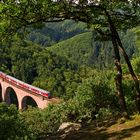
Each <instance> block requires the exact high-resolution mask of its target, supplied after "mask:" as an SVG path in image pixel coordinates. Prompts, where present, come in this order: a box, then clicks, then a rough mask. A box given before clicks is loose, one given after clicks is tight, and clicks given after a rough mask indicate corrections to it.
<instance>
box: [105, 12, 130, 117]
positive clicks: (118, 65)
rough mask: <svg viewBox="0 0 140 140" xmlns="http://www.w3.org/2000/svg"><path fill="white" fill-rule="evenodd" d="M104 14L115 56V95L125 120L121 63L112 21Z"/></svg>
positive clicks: (126, 115) (125, 108)
mask: <svg viewBox="0 0 140 140" xmlns="http://www.w3.org/2000/svg"><path fill="white" fill-rule="evenodd" d="M105 12H106V15H107V17H108V21H109V26H110V31H111V34H112V36H111V40H112V44H113V48H114V54H115V66H116V69H117V75H116V77H115V83H116V89H117V95H118V98H119V104H120V107H121V111H122V116H123V117H125V118H129V116H128V113H127V107H126V102H125V98H124V93H123V88H122V68H121V63H120V53H119V47H118V44H117V40H116V38H115V36H114V30H113V28H112V20H111V18H110V16H109V14H108V13H107V11H105Z"/></svg>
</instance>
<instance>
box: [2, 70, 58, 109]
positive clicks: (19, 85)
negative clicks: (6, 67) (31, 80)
mask: <svg viewBox="0 0 140 140" xmlns="http://www.w3.org/2000/svg"><path fill="white" fill-rule="evenodd" d="M56 100H57V99H55V98H51V95H50V93H49V91H46V90H42V89H40V88H37V87H35V86H32V85H29V84H27V83H24V82H22V81H20V80H18V79H16V78H14V77H12V76H10V75H7V74H5V73H3V72H0V102H6V104H8V105H10V104H15V105H16V106H17V107H18V108H19V109H25V108H27V106H28V105H31V106H37V107H39V108H41V109H43V108H45V107H47V106H48V104H49V103H51V102H55V101H56Z"/></svg>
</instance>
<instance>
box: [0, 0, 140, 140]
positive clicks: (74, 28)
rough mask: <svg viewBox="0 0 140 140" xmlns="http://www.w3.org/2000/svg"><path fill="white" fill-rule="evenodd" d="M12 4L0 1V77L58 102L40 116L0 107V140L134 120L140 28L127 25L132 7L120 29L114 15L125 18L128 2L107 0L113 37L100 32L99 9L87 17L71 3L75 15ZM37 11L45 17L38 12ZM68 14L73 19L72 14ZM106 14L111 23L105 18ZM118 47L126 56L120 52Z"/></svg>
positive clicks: (46, 135)
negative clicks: (74, 125) (66, 127)
mask: <svg viewBox="0 0 140 140" xmlns="http://www.w3.org/2000/svg"><path fill="white" fill-rule="evenodd" d="M12 2H13V1H12V0H7V1H2V2H0V9H1V11H2V14H1V16H0V18H1V19H2V20H0V29H1V33H0V38H1V42H0V54H1V55H0V71H2V72H4V73H7V74H9V75H11V76H13V77H15V78H17V79H19V80H22V81H24V82H26V83H28V84H31V85H34V86H36V87H39V88H42V89H44V90H48V91H50V93H51V95H52V96H54V97H58V98H60V99H61V102H60V103H58V104H50V105H49V106H48V107H47V108H45V109H43V110H41V109H39V108H35V107H31V106H29V107H28V109H27V110H25V111H22V110H18V109H17V108H16V106H15V105H14V104H12V105H10V106H7V105H6V104H5V103H4V102H2V103H0V124H1V125H0V139H5V140H12V139H16V140H18V139H20V140H21V139H23V140H24V139H25V140H28V139H40V140H41V139H48V140H49V137H51V136H52V135H56V134H57V133H58V128H59V126H60V125H61V124H62V123H63V122H74V123H80V124H81V125H82V126H83V127H84V126H88V125H90V124H92V123H98V122H99V123H100V122H102V121H105V120H111V119H112V118H113V119H115V118H120V117H124V118H130V117H131V115H133V114H136V113H137V114H138V113H140V110H139V109H140V108H139V107H140V106H139V105H140V104H138V103H139V102H138V101H139V100H137V99H138V98H139V94H138V91H140V90H139V85H138V83H139V78H140V22H139V20H137V22H136V21H135V20H134V19H135V18H138V17H139V15H140V14H139V12H140V10H137V9H136V8H137V7H135V10H137V12H136V13H135V16H134V17H133V16H132V20H131V18H130V19H126V17H124V22H121V20H122V19H121V18H123V16H122V17H121V16H120V15H119V14H122V13H123V12H124V13H123V14H124V15H125V12H126V15H127V14H128V12H132V13H133V7H132V5H131V4H133V3H131V4H130V3H127V2H126V3H125V2H124V3H123V2H120V1H119V2H118V3H116V2H113V1H112V3H111V4H110V7H108V9H107V10H108V11H109V14H110V15H111V14H112V20H113V22H114V26H115V27H116V30H117V31H118V32H115V31H114V30H113V26H109V27H108V24H107V25H106V21H107V18H105V17H103V15H104V14H103V15H102V12H101V10H102V9H99V10H98V9H97V11H96V12H97V13H94V11H93V10H92V9H91V11H90V5H89V4H88V2H87V1H79V5H78V8H79V7H80V9H79V11H78V12H79V14H77V13H78V12H77V11H76V10H77V9H76V10H75V9H74V8H75V5H74V6H73V3H74V1H71V3H69V2H68V1H65V0H64V1H63V0H62V1H56V2H54V1H51V0H47V1H46V2H45V1H44V0H41V1H40V2H38V1H32V0H31V1H30V2H29V1H26V0H25V1H24V0H19V3H18V1H14V2H15V3H16V4H15V5H14V4H13V3H12ZM35 2H36V3H35ZM57 2H59V3H58V4H57ZM61 2H62V5H61ZM80 2H81V3H80ZM93 2H94V1H93ZM100 2H101V3H100V4H99V5H101V6H102V7H105V8H107V7H106V6H107V3H106V2H105V1H102V0H101V1H100ZM135 2H136V3H135ZM44 3H45V4H44ZM123 4H124V5H123ZM127 4H128V7H127ZM18 5H19V7H18ZM44 5H46V7H47V8H48V7H49V8H48V9H49V10H46V9H45V8H46V7H44V8H43V6H44ZM93 5H94V3H93ZM95 5H96V3H95ZM95 5H94V6H95ZM130 5H131V6H130ZM134 5H135V6H137V5H138V9H139V2H138V1H134ZM20 6H21V7H20ZM24 6H25V7H26V8H25V7H24ZM59 6H60V7H59ZM62 6H66V9H67V8H68V9H69V10H66V9H64V8H62ZM86 6H87V7H86ZM91 6H92V4H91ZM40 7H42V11H41V10H39V8H40ZM81 7H82V8H83V9H82V12H81ZM95 7H96V6H95ZM18 8H19V9H18ZM59 8H60V9H59ZM76 8H77V7H76ZM96 8H97V7H96ZM113 8H114V9H113ZM117 8H118V9H117ZM7 9H8V10H7ZM61 9H63V10H64V11H63V10H61ZM26 10H27V11H26ZM28 10H29V11H28ZM43 10H44V11H43ZM103 10H104V8H103ZM115 10H116V11H115ZM117 10H118V11H117ZM9 11H11V12H9ZM75 11H76V14H75V13H72V12H75ZM24 12H25V13H24ZM26 12H27V13H28V14H27V13H26ZM51 12H52V13H51ZM56 12H57V13H58V14H55V13H56ZM92 12H93V13H94V14H95V15H96V17H97V16H98V14H99V15H100V16H99V18H96V17H95V23H94V22H93V21H92V20H90V19H89V17H90V18H91V17H92V18H93V19H94V16H93V15H92V14H91V13H92ZM113 12H114V15H115V14H116V15H117V16H118V17H117V16H116V15H115V16H116V17H117V18H118V20H116V19H115V17H113V16H114V15H113ZM9 13H10V14H9ZM46 13H47V15H46ZM59 13H60V15H59ZM105 13H106V10H105ZM23 14H25V15H26V16H27V17H26V16H23ZM36 14H37V15H38V16H39V15H40V14H41V16H43V17H44V18H40V17H38V16H37V15H36ZM74 14H75V15H74ZM85 14H86V15H87V17H86V16H85ZM66 15H67V16H66ZM107 15H108V14H107ZM28 16H29V17H28ZM88 16H89V17H88ZM52 17H53V18H52ZM22 18H25V19H22ZM92 18H91V19H92ZM17 19H18V20H17ZM63 19H64V20H63ZM87 19H88V21H87ZM139 19H140V18H139ZM22 20H23V21H24V22H23V21H22ZM59 20H60V21H59ZM125 20H126V22H125ZM133 20H134V21H133ZM132 21H133V22H132ZM32 22H33V23H32ZM92 22H93V23H92ZM131 22H132V23H131ZM109 23H111V22H109ZM130 23H131V24H130ZM30 24H31V25H30ZM95 26H96V27H95ZM105 26H107V27H105ZM22 27H23V28H22ZM109 29H110V31H109ZM116 33H117V34H116ZM110 34H111V36H110ZM114 34H116V36H115V35H114ZM117 35H118V36H119V39H120V40H121V42H122V44H119V43H120V42H119V39H118V38H117V37H118V36H117ZM115 37H116V38H115ZM113 41H114V42H113ZM113 43H114V44H113ZM115 44H116V46H115ZM121 45H122V46H123V48H124V50H125V51H126V54H127V56H126V55H124V54H125V53H121V52H123V49H122V48H121ZM112 46H114V48H113V47H112ZM115 47H116V48H115ZM118 48H119V49H118ZM117 49H118V50H119V52H120V53H119V55H118V51H117ZM127 60H130V64H132V69H131V65H129V61H127ZM116 61H117V62H118V63H115V62H116ZM120 66H121V67H120ZM116 73H117V74H116ZM118 73H119V74H120V73H121V77H119V75H118ZM116 75H117V76H116ZM131 75H132V76H131ZM135 75H136V77H137V78H135ZM137 80H138V83H137ZM121 88H122V90H121ZM119 93H120V94H119ZM121 93H123V94H121ZM139 93H140V92H139ZM119 95H123V96H124V99H123V98H121V96H119Z"/></svg>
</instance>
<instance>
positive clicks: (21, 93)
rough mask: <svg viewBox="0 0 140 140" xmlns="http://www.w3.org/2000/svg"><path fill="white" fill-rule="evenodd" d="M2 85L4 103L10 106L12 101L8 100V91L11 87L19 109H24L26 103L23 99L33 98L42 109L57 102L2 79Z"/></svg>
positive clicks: (0, 82)
mask: <svg viewBox="0 0 140 140" xmlns="http://www.w3.org/2000/svg"><path fill="white" fill-rule="evenodd" d="M0 85H1V92H2V101H4V102H6V103H7V104H10V99H6V94H7V93H6V91H7V89H8V88H9V87H10V88H12V89H13V90H14V91H15V94H16V96H17V100H18V107H19V109H23V107H24V102H23V99H24V98H26V97H31V98H32V99H33V100H34V101H35V102H36V104H37V106H38V107H39V108H41V109H43V108H45V107H47V106H48V104H49V103H51V102H55V99H53V98H52V99H49V98H48V97H44V96H42V95H40V94H36V93H34V92H31V91H30V90H27V89H23V88H21V87H19V86H17V85H15V84H11V83H10V82H8V81H6V80H4V79H3V78H1V77H0Z"/></svg>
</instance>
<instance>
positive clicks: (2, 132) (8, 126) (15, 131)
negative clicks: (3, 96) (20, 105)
mask: <svg viewBox="0 0 140 140" xmlns="http://www.w3.org/2000/svg"><path fill="white" fill-rule="evenodd" d="M24 121H25V120H24V119H22V118H21V117H20V114H19V112H18V110H17V108H16V107H15V106H14V105H11V106H10V107H8V106H7V105H6V104H5V103H1V104H0V124H1V125H0V139H5V140H7V139H9V140H10V139H17V140H18V139H19V140H22V139H30V138H31V136H30V132H29V130H28V127H27V126H26V125H25V124H24Z"/></svg>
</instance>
